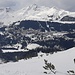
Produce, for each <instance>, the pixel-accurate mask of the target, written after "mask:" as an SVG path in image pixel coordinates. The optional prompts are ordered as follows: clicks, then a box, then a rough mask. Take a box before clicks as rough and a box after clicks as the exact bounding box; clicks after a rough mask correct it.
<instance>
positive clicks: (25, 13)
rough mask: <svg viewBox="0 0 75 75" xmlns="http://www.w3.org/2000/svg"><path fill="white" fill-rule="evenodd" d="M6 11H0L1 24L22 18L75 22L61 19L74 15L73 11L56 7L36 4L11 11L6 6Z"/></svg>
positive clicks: (7, 23) (8, 23)
mask: <svg viewBox="0 0 75 75" xmlns="http://www.w3.org/2000/svg"><path fill="white" fill-rule="evenodd" d="M6 9H7V10H6V11H2V12H1V13H0V23H2V25H10V24H12V23H13V22H17V21H22V20H36V21H53V22H56V21H57V22H61V23H73V22H74V23H75V20H74V21H72V20H71V21H67V20H66V21H65V20H64V21H61V19H62V18H63V17H65V16H69V17H75V12H69V11H65V10H63V9H58V8H56V7H52V8H49V7H45V6H37V5H36V4H34V5H31V6H28V7H25V8H22V9H20V10H17V11H13V12H11V11H12V10H11V9H10V8H9V7H8V8H6Z"/></svg>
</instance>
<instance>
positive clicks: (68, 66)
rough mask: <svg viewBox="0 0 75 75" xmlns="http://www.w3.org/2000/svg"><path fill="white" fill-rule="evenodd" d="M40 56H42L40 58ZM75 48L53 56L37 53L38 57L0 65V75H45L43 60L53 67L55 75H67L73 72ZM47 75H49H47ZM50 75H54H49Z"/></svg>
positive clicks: (74, 67) (74, 68)
mask: <svg viewBox="0 0 75 75" xmlns="http://www.w3.org/2000/svg"><path fill="white" fill-rule="evenodd" d="M40 55H43V56H42V57H41V56H40ZM74 58H75V47H74V48H71V49H69V50H67V51H62V52H58V53H54V54H49V55H46V54H43V53H39V54H38V57H34V58H31V59H28V60H20V61H18V62H9V63H5V64H0V75H45V73H43V72H44V71H45V70H44V68H43V66H44V65H45V64H44V59H46V60H48V62H51V63H52V64H53V65H55V68H56V75H69V74H68V73H67V71H69V70H75V64H74V61H73V60H74ZM48 75H49V74H48ZM50 75H54V74H53V73H51V74H50Z"/></svg>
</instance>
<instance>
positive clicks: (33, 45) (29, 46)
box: [27, 43, 41, 50]
mask: <svg viewBox="0 0 75 75" xmlns="http://www.w3.org/2000/svg"><path fill="white" fill-rule="evenodd" d="M38 47H41V46H40V45H39V44H36V43H29V44H28V45H27V49H29V50H32V49H36V48H38Z"/></svg>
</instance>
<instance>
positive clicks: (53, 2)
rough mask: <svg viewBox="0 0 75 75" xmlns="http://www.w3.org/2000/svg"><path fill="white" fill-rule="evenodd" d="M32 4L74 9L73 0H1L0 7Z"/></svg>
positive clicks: (18, 6) (17, 6) (19, 6)
mask: <svg viewBox="0 0 75 75" xmlns="http://www.w3.org/2000/svg"><path fill="white" fill-rule="evenodd" d="M32 4H37V5H41V6H48V7H52V6H55V7H58V8H62V9H65V10H69V11H75V9H74V7H75V0H1V1H0V7H12V8H15V9H20V8H22V7H26V6H29V5H32Z"/></svg>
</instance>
